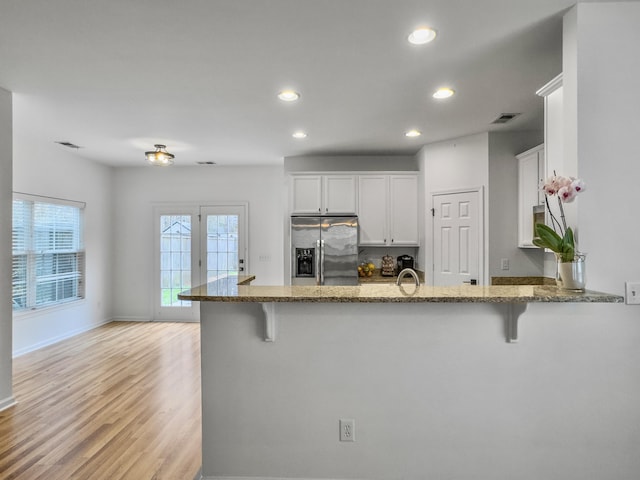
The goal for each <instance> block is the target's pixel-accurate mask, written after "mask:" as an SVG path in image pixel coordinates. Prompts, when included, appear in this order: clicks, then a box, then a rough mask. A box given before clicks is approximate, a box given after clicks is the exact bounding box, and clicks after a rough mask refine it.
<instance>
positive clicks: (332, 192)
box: [321, 175, 358, 215]
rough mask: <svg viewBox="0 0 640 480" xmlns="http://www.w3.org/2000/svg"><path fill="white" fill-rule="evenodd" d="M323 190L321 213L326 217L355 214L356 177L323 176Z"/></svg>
mask: <svg viewBox="0 0 640 480" xmlns="http://www.w3.org/2000/svg"><path fill="white" fill-rule="evenodd" d="M323 180H324V189H323V197H322V198H323V205H322V207H321V208H324V210H323V212H322V213H324V214H326V215H332V214H339V213H356V212H357V210H358V209H357V205H356V199H357V196H356V188H357V187H356V176H355V175H325V176H324V178H323Z"/></svg>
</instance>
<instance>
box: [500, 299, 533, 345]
mask: <svg viewBox="0 0 640 480" xmlns="http://www.w3.org/2000/svg"><path fill="white" fill-rule="evenodd" d="M528 305H529V304H528V303H508V304H507V318H506V319H505V320H506V325H505V329H506V336H507V342H508V343H518V320H519V319H520V315H522V314H523V313H524V312H525V311H526V310H527V306H528Z"/></svg>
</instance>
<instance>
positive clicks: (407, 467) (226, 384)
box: [201, 302, 640, 480]
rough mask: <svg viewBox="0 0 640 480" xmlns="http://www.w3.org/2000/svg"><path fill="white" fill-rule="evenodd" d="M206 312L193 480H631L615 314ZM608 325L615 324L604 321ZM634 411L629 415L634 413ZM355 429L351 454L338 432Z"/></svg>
mask: <svg viewBox="0 0 640 480" xmlns="http://www.w3.org/2000/svg"><path fill="white" fill-rule="evenodd" d="M274 308H275V315H276V317H277V336H276V340H275V342H265V341H264V340H263V338H264V337H263V335H264V313H263V311H262V308H261V305H260V304H257V303H218V302H202V303H201V309H202V327H201V328H202V382H203V392H202V393H203V455H202V456H203V475H204V478H214V477H220V476H239V477H251V476H258V477H276V478H283V477H286V478H307V479H308V478H335V479H340V478H361V479H380V480H381V479H390V478H404V479H424V478H452V479H453V478H456V479H457V478H473V479H484V478H491V479H494V480H513V479H518V480H539V479H540V478H545V479H547V480H553V479H558V480H560V479H562V480H573V479H576V480H577V479H584V478H607V479H628V478H632V477H633V475H634V472H638V471H640V460H639V459H638V458H637V455H635V454H634V452H636V451H637V449H638V447H639V446H640V432H639V431H638V429H637V428H636V427H635V425H638V424H639V422H640V414H639V413H638V409H637V408H634V407H633V405H634V402H637V401H638V385H637V382H636V383H635V384H634V383H633V382H631V383H630V382H629V381H628V380H629V378H633V372H634V371H635V370H634V369H636V367H635V365H633V363H634V362H633V361H632V357H633V355H630V350H631V349H632V348H633V345H632V342H631V341H629V339H626V338H624V337H623V336H620V335H619V334H618V333H617V332H616V328H613V325H612V320H611V319H612V318H614V317H615V312H619V309H620V306H616V305H606V304H602V305H593V304H589V305H587V304H546V303H540V304H530V305H529V307H528V310H527V312H526V313H525V314H524V315H523V317H522V319H521V329H522V331H523V340H522V342H521V343H518V344H515V345H513V344H508V343H505V342H504V339H503V334H504V314H505V309H506V308H508V307H507V306H506V305H500V304H484V303H483V304H375V303H368V304H344V303H304V304H302V303H278V304H275V307H274ZM613 323H616V322H615V321H613ZM635 404H636V405H637V403H635ZM340 419H354V420H355V442H352V443H348V442H340V441H339V427H338V425H339V423H338V422H339V420H340Z"/></svg>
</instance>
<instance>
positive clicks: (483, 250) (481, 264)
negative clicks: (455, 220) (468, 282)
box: [430, 185, 489, 285]
mask: <svg viewBox="0 0 640 480" xmlns="http://www.w3.org/2000/svg"><path fill="white" fill-rule="evenodd" d="M484 191H485V188H484V186H482V185H481V186H479V187H470V188H458V189H453V190H440V191H436V192H431V208H430V211H431V212H432V214H431V236H430V239H431V284H432V285H433V284H434V279H435V253H436V252H435V238H434V235H435V228H434V223H435V215H434V214H433V212H434V211H435V197H437V196H443V195H455V194H459V193H475V194H476V197H477V200H478V243H479V245H478V255H479V259H478V285H487V278H486V277H485V273H486V271H487V269H486V264H487V257H488V251H487V246H488V245H489V242H488V241H487V238H486V233H487V229H486V216H485V207H484V206H485V198H484Z"/></svg>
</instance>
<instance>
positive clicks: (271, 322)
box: [261, 302, 277, 342]
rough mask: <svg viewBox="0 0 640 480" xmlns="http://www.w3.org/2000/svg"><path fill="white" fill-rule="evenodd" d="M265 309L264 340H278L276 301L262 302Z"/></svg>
mask: <svg viewBox="0 0 640 480" xmlns="http://www.w3.org/2000/svg"><path fill="white" fill-rule="evenodd" d="M261 305H262V310H263V311H264V341H265V342H275V341H276V325H277V323H276V308H275V307H276V304H275V303H274V302H270V303H262V304H261Z"/></svg>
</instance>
